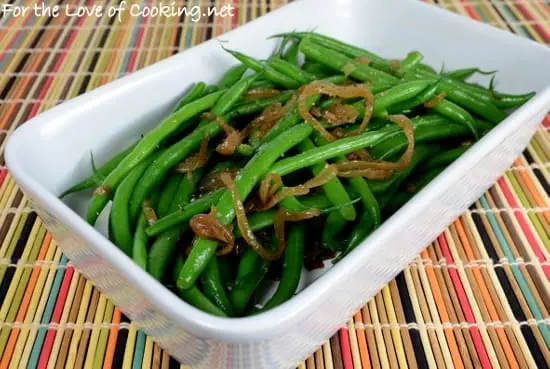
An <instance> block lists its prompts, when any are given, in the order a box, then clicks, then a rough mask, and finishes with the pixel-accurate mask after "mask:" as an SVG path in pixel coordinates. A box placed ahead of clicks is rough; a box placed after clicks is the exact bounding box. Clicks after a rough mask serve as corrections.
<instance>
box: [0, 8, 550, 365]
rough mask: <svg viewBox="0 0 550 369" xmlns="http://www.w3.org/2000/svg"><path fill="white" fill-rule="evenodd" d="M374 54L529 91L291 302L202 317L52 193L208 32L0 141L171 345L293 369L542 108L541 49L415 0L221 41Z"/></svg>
mask: <svg viewBox="0 0 550 369" xmlns="http://www.w3.org/2000/svg"><path fill="white" fill-rule="evenodd" d="M312 28H316V29H317V30H318V31H319V32H322V33H325V34H328V35H331V36H333V37H336V38H339V39H342V40H345V41H349V42H351V43H353V44H356V45H359V46H364V47H366V48H368V49H371V50H373V51H375V52H377V53H379V54H381V55H383V56H387V57H403V56H404V55H406V53H407V52H408V51H410V50H411V49H413V48H414V49H418V50H421V51H422V52H423V53H424V55H425V57H426V61H427V62H428V63H430V64H432V65H434V66H439V65H441V63H442V61H445V66H446V68H449V69H452V68H458V67H467V66H479V67H481V68H482V69H497V70H499V75H498V76H499V82H500V84H499V88H500V89H501V90H504V91H507V92H518V93H519V92H526V91H530V90H535V91H537V92H538V94H537V96H536V97H535V98H534V99H533V100H532V101H530V102H529V103H528V104H527V105H525V106H524V107H522V108H521V109H519V110H518V111H517V112H515V113H514V114H513V115H512V116H510V117H509V118H508V119H506V121H504V122H502V123H501V124H500V125H499V127H498V128H496V129H494V130H493V131H492V132H491V133H490V134H489V135H488V136H486V137H485V138H483V139H482V140H481V141H480V142H479V143H477V144H476V145H475V146H474V147H473V148H472V149H471V150H469V151H468V152H467V153H466V154H465V155H464V156H463V157H462V158H460V160H458V161H457V162H455V163H454V164H453V165H451V166H450V167H449V168H448V169H447V170H446V171H445V172H444V173H443V174H442V175H441V176H439V177H438V178H436V179H435V180H434V181H433V182H432V183H431V184H430V185H429V186H428V188H426V189H425V190H424V191H422V192H421V193H420V194H419V195H418V196H416V197H415V198H414V199H413V200H412V201H410V202H409V203H408V204H407V205H405V206H404V207H403V208H402V209H401V210H400V211H399V212H398V213H397V214H395V215H394V216H393V217H392V218H391V219H390V220H388V221H387V222H386V223H385V224H384V225H383V226H382V227H381V228H380V229H379V230H377V231H376V232H375V233H374V234H373V235H372V236H370V237H369V238H368V239H367V240H366V241H365V242H363V244H362V245H361V246H360V247H359V248H358V249H356V250H355V251H354V252H353V253H352V254H350V255H349V256H348V257H346V258H345V259H344V260H343V261H342V262H340V263H339V264H337V265H336V267H334V268H332V269H331V270H330V271H328V272H327V273H325V274H324V275H323V276H322V277H321V278H319V279H318V280H317V281H315V283H313V284H311V285H310V286H309V287H307V288H306V289H305V290H304V291H302V292H301V293H300V294H298V295H297V296H296V297H294V298H293V299H292V300H291V301H289V302H288V303H285V304H284V305H282V306H280V307H278V308H276V309H274V310H272V311H269V312H267V313H265V314H261V315H259V316H254V317H250V318H242V319H222V318H217V317H214V316H210V315H207V314H204V313H202V312H201V311H199V310H197V309H195V308H193V307H191V306H189V305H188V304H186V303H185V302H183V301H182V300H180V299H179V298H178V297H177V296H175V295H174V294H172V293H171V292H170V291H168V290H167V289H166V288H164V287H163V286H162V285H161V284H159V283H158V282H157V281H155V280H154V279H153V278H151V277H150V276H149V275H148V274H147V273H146V272H144V271H143V270H141V269H140V268H139V267H138V266H137V265H135V264H134V263H133V262H132V261H131V260H130V259H129V258H127V257H126V256H125V255H124V254H123V253H122V252H120V251H119V250H118V249H117V248H116V247H115V246H114V245H112V244H111V243H110V242H109V240H108V239H107V238H105V237H104V236H103V235H102V234H101V233H100V232H98V231H96V230H95V229H94V228H92V227H91V226H89V225H88V224H87V223H86V222H85V221H84V220H83V219H82V218H81V217H80V216H79V215H78V214H77V213H80V214H83V213H84V209H85V206H86V203H85V201H83V200H82V199H83V197H78V196H77V197H76V198H74V199H73V200H72V202H71V206H72V207H73V208H74V209H75V211H76V212H75V211H73V210H72V209H71V208H70V207H68V206H67V205H66V204H64V203H63V202H61V201H60V200H58V199H57V197H56V194H59V193H60V192H61V191H62V190H64V189H65V188H66V187H68V186H69V184H73V183H75V182H76V181H77V180H80V179H82V178H84V177H85V176H88V175H89V174H90V173H89V172H90V168H89V152H90V150H93V152H94V153H95V156H96V160H97V161H98V162H103V161H105V160H106V158H108V157H110V156H111V155H112V154H113V153H115V152H118V151H119V150H121V149H122V148H123V147H126V146H128V145H129V143H130V142H131V141H133V140H135V139H136V138H137V137H138V135H139V134H140V133H141V132H142V131H144V130H147V129H148V128H149V127H152V126H153V125H154V124H155V123H156V122H157V121H158V120H159V118H160V117H162V116H163V115H164V114H166V113H167V111H168V109H169V108H170V107H171V106H172V105H173V103H175V101H176V100H177V98H178V96H179V95H180V94H181V92H182V89H184V88H185V86H187V85H189V84H190V83H191V82H194V81H197V80H204V81H211V82H213V81H215V80H216V78H217V77H218V76H219V75H220V74H221V73H222V71H224V70H225V69H226V68H227V67H228V66H229V65H230V64H232V63H234V61H233V60H232V59H231V58H230V57H229V56H228V55H227V54H225V53H224V52H223V51H222V50H221V48H220V47H219V45H218V42H217V41H216V40H213V41H209V42H206V43H204V44H201V45H200V46H197V47H195V48H193V49H191V50H188V51H186V52H183V53H181V54H179V55H176V56H174V57H171V58H169V59H167V60H164V61H162V62H160V63H158V64H155V65H153V66H151V67H148V68H145V69H143V70H141V71H139V72H137V73H134V74H132V75H130V76H128V77H124V78H122V79H120V80H117V81H115V82H113V83H110V84H109V85H107V86H104V87H101V88H98V89H96V90H94V91H92V92H90V93H88V94H85V95H83V96H80V97H78V98H76V99H74V100H72V101H69V102H66V103H64V104H62V105H60V106H58V107H56V108H54V109H52V110H49V111H47V112H45V113H44V114H41V115H40V116H38V117H36V118H34V119H32V121H30V122H28V123H26V124H25V125H24V126H23V127H21V128H19V129H18V130H17V131H16V132H15V133H14V134H13V135H12V136H11V137H10V140H9V143H8V145H7V148H6V160H7V163H8V166H9V168H10V170H11V173H12V175H13V176H14V177H15V179H16V180H17V182H18V183H19V185H20V186H21V188H22V189H23V191H24V192H25V193H26V194H27V195H28V196H29V197H30V198H31V199H32V201H33V203H34V206H35V207H36V208H37V209H38V211H39V214H40V216H41V217H42V219H43V220H44V223H45V225H46V226H47V227H48V229H49V230H50V231H51V232H52V233H53V235H54V237H55V239H56V240H57V242H58V243H59V244H60V246H61V247H62V248H63V250H64V252H65V253H66V254H67V256H68V257H69V258H70V260H71V262H73V263H74V264H75V265H76V266H77V267H78V268H79V269H80V270H81V271H82V273H83V274H84V275H85V276H86V277H87V278H89V279H90V280H91V281H93V282H94V284H95V285H96V286H97V287H98V288H99V289H100V290H101V291H102V292H103V293H105V294H106V295H107V296H108V297H109V298H111V300H112V301H113V302H114V303H115V304H116V305H118V306H119V307H120V308H121V309H122V310H123V311H124V312H125V313H126V314H127V315H128V316H129V317H130V318H132V319H133V320H134V321H135V322H136V323H137V324H139V325H140V326H141V327H143V328H144V329H145V331H146V332H147V333H148V334H150V335H151V336H152V337H153V338H154V339H155V340H156V341H157V342H159V343H160V344H161V345H162V346H163V347H164V348H166V349H167V350H168V351H169V352H170V353H171V354H172V355H174V356H175V357H176V358H178V359H179V360H181V361H182V362H184V363H186V364H188V365H189V366H190V367H191V368H193V369H199V368H209V369H215V368H290V367H292V366H295V365H296V364H297V363H298V362H299V361H300V360H303V359H304V358H306V357H307V356H308V355H309V354H310V353H312V352H313V351H314V349H315V348H316V347H317V346H318V345H320V344H321V343H322V342H323V341H324V340H325V339H327V338H328V337H330V335H331V334H333V333H334V332H335V331H336V330H337V329H338V328H339V327H340V326H342V324H343V323H344V322H345V321H346V319H348V318H349V317H350V316H351V315H352V314H353V312H355V311H356V310H357V309H358V308H359V307H360V306H361V305H362V304H364V303H365V302H366V301H367V300H368V299H369V298H371V297H372V296H373V295H374V294H375V293H376V292H377V291H378V290H380V288H381V287H382V286H383V285H384V284H385V283H387V282H388V281H390V280H391V279H392V278H393V277H394V276H395V275H396V274H397V273H398V272H399V271H400V270H402V269H403V268H404V267H405V266H406V265H407V263H408V262H410V261H411V260H412V259H413V257H414V256H415V255H417V254H418V253H419V251H420V250H421V249H422V248H423V247H425V246H426V245H428V244H429V242H430V241H432V240H433V239H434V238H435V237H436V236H437V235H438V234H439V233H440V232H441V231H442V230H443V229H444V228H445V226H447V225H448V224H449V223H450V222H451V221H452V220H453V219H454V218H456V217H457V216H458V215H459V214H460V213H461V212H462V211H463V210H464V209H466V208H467V206H468V205H469V204H471V203H472V202H473V201H474V200H475V199H476V198H477V197H478V196H479V195H480V194H481V193H482V192H483V191H484V190H486V189H487V188H488V187H489V186H490V185H491V184H492V183H493V182H494V181H495V180H496V179H497V177H498V176H499V175H500V174H501V173H502V172H503V171H504V170H505V169H506V168H507V167H508V166H509V165H510V164H511V163H512V161H513V159H514V158H516V157H517V156H518V155H519V154H520V153H521V151H522V150H523V148H524V147H525V146H526V145H527V143H528V141H529V139H530V138H531V136H532V134H533V133H534V131H535V129H536V127H537V125H538V123H539V122H540V121H541V120H542V118H543V117H544V114H545V113H546V112H547V111H548V109H549V108H550V89H549V88H548V86H549V85H550V68H548V67H549V66H550V51H549V50H548V49H547V48H545V47H543V46H540V45H537V44H535V43H534V42H531V41H528V40H525V39H521V38H518V37H515V36H513V35H511V34H507V33H505V32H502V31H499V30H497V29H494V28H492V27H489V26H486V25H483V24H481V23H477V22H474V21H470V20H467V19H465V18H462V17H459V16H457V15H454V14H451V13H448V12H446V11H443V10H440V9H437V8H435V7H431V6H428V5H425V4H422V3H420V2H419V1H416V0H385V1H379V0H338V1H331V0H318V1H314V0H303V1H299V2H297V3H294V4H291V5H288V6H285V7H284V8H282V9H280V10H278V11H275V12H273V13H271V14H269V15H268V16H265V17H262V18H260V19H258V20H256V21H253V22H251V23H249V24H247V25H246V26H243V27H241V28H239V29H237V30H235V31H233V32H230V33H227V34H225V35H223V36H222V37H221V39H223V40H227V41H229V42H230V44H229V45H230V47H232V48H235V49H239V50H242V51H244V52H247V53H249V54H251V55H254V56H258V57H265V56H266V55H268V53H269V52H270V51H271V50H272V48H273V46H274V44H273V42H271V41H266V37H267V36H269V35H271V34H273V33H277V32H283V31H289V30H295V29H296V30H307V29H312Z"/></svg>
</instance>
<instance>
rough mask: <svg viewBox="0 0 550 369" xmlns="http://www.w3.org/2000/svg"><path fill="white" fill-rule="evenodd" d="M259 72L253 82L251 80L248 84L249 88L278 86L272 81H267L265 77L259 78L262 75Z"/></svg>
mask: <svg viewBox="0 0 550 369" xmlns="http://www.w3.org/2000/svg"><path fill="white" fill-rule="evenodd" d="M259 74H260V76H259V77H258V78H257V79H256V80H254V82H252V83H251V84H250V88H251V89H253V88H277V87H278V86H277V85H276V84H274V83H273V82H271V81H268V80H267V79H263V78H260V77H261V76H262V73H259Z"/></svg>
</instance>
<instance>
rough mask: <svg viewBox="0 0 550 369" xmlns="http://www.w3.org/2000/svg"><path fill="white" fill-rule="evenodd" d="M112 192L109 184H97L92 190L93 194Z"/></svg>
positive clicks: (99, 194) (105, 194)
mask: <svg viewBox="0 0 550 369" xmlns="http://www.w3.org/2000/svg"><path fill="white" fill-rule="evenodd" d="M111 192H113V189H112V188H111V187H109V186H99V187H98V188H96V189H95V190H94V195H98V196H109V195H110V194H111Z"/></svg>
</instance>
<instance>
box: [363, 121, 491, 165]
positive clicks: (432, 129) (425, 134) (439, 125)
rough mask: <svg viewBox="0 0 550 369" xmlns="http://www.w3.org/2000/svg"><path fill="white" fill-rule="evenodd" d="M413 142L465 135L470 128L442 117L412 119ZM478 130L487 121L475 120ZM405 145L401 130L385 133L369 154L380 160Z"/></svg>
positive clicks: (391, 155) (482, 128) (396, 152)
mask: <svg viewBox="0 0 550 369" xmlns="http://www.w3.org/2000/svg"><path fill="white" fill-rule="evenodd" d="M412 122H413V129H414V140H415V143H424V142H431V141H435V140H440V139H444V138H450V137H461V136H467V135H468V134H469V133H470V130H469V129H468V128H466V127H465V126H462V125H458V124H455V123H452V122H450V121H449V120H448V119H446V118H444V117H435V119H434V118H432V117H423V118H414V119H412ZM476 126H477V130H478V131H482V130H484V129H485V127H486V126H487V123H484V122H482V121H479V120H476ZM406 147H407V138H406V137H405V135H404V134H403V133H402V132H401V131H394V132H392V133H391V134H388V135H386V137H385V140H383V141H381V142H379V143H378V144H376V145H374V146H373V147H372V148H371V149H370V151H369V152H370V154H371V155H372V156H373V157H374V158H376V159H380V160H385V159H388V158H391V157H394V156H396V155H398V154H399V153H400V152H403V150H405V148H406Z"/></svg>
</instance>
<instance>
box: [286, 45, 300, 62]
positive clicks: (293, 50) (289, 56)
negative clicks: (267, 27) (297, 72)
mask: <svg viewBox="0 0 550 369" xmlns="http://www.w3.org/2000/svg"><path fill="white" fill-rule="evenodd" d="M291 42H292V43H291V44H290V46H289V47H288V49H287V50H286V52H285V53H284V54H283V59H284V60H286V61H287V62H289V63H292V64H294V65H298V53H299V51H300V44H299V43H298V42H296V41H295V40H292V41H291Z"/></svg>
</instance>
